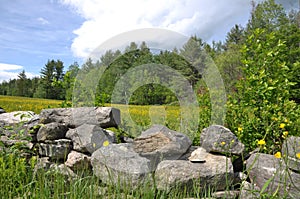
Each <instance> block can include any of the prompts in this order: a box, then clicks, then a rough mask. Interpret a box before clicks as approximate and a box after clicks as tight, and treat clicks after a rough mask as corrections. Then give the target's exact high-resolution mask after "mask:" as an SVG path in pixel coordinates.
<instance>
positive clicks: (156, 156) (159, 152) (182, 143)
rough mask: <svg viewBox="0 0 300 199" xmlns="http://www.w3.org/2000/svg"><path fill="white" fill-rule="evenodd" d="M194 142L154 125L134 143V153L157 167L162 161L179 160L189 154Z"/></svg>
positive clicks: (163, 127) (177, 133)
mask: <svg viewBox="0 0 300 199" xmlns="http://www.w3.org/2000/svg"><path fill="white" fill-rule="evenodd" d="M191 144H192V141H191V140H190V139H189V138H188V137H187V136H186V135H184V134H182V133H179V132H176V131H173V130H170V129H168V128H167V127H165V126H162V125H154V126H152V127H151V128H150V129H148V130H146V131H144V132H142V134H141V135H140V136H139V137H137V138H135V139H134V141H133V147H134V151H135V152H137V153H138V154H140V156H142V157H146V158H148V159H150V160H151V162H152V164H154V165H157V164H158V163H159V162H160V161H162V160H177V159H179V158H180V157H181V156H182V155H183V154H185V153H186V152H187V150H188V149H189V147H190V146H191Z"/></svg>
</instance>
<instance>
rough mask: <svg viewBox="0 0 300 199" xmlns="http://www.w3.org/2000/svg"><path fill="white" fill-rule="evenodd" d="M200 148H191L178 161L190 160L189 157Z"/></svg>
mask: <svg viewBox="0 0 300 199" xmlns="http://www.w3.org/2000/svg"><path fill="white" fill-rule="evenodd" d="M198 148H199V146H190V148H189V149H188V150H187V152H185V154H183V155H182V156H181V157H180V158H179V159H178V160H189V157H190V156H191V155H192V152H193V151H195V150H196V149H198Z"/></svg>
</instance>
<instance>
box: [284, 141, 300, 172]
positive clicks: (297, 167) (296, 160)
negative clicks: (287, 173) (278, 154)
mask: <svg viewBox="0 0 300 199" xmlns="http://www.w3.org/2000/svg"><path fill="white" fill-rule="evenodd" d="M282 154H283V157H284V160H285V162H286V163H287V165H288V167H289V168H290V169H293V170H294V171H299V172H300V137H295V136H291V137H288V138H287V139H286V140H285V141H284V142H283V145H282ZM297 154H298V157H297Z"/></svg>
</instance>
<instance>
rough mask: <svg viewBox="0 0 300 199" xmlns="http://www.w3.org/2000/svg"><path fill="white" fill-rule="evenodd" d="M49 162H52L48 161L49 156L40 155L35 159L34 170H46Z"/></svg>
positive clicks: (49, 164)
mask: <svg viewBox="0 0 300 199" xmlns="http://www.w3.org/2000/svg"><path fill="white" fill-rule="evenodd" d="M51 164H53V163H52V162H50V160H49V157H41V158H38V159H37V163H36V164H35V166H34V172H37V171H39V170H44V171H47V170H48V169H49V168H50V166H51Z"/></svg>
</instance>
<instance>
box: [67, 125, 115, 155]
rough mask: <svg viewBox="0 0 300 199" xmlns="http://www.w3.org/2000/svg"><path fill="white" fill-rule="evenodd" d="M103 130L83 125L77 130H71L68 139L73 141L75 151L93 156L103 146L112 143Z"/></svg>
mask: <svg viewBox="0 0 300 199" xmlns="http://www.w3.org/2000/svg"><path fill="white" fill-rule="evenodd" d="M106 135H107V134H106V133H105V132H104V131H103V129H102V128H100V127H99V126H96V125H92V124H83V125H81V126H79V127H77V128H76V129H70V130H69V131H68V132H67V133H66V138H69V139H71V140H72V141H73V149H74V150H76V151H79V152H83V153H87V152H89V153H90V154H92V153H93V152H94V151H96V150H97V149H99V148H100V147H102V146H103V144H107V143H108V144H110V143H112V141H111V140H109V138H108V137H107V136H106Z"/></svg>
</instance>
